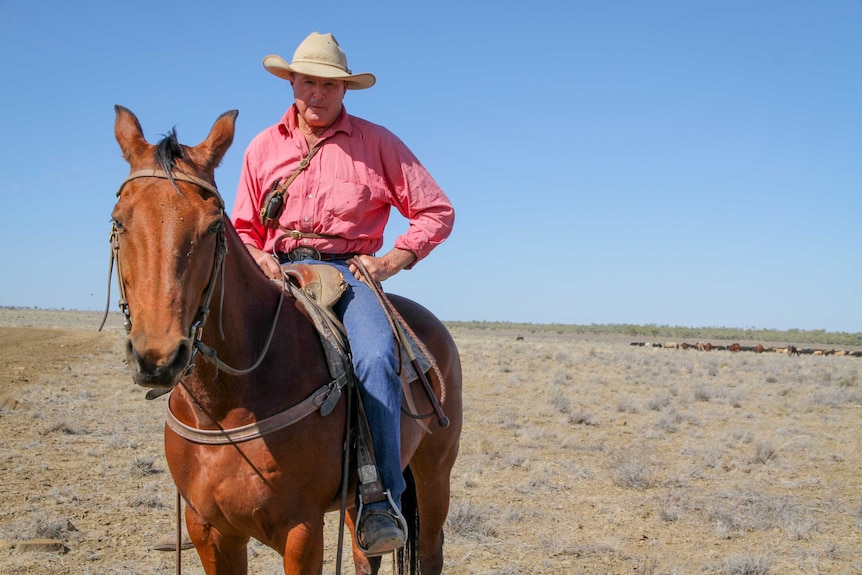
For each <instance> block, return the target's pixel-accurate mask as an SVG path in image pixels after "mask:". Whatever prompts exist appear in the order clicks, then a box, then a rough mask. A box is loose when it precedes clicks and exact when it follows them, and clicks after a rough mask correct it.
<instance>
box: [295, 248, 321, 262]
mask: <svg viewBox="0 0 862 575" xmlns="http://www.w3.org/2000/svg"><path fill="white" fill-rule="evenodd" d="M320 257H321V256H320V252H319V251H317V250H316V249H314V248H309V247H301V248H293V249H292V250H290V251H289V252H287V259H289V260H290V261H292V262H301V261H302V260H319V259H320Z"/></svg>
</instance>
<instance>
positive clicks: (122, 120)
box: [114, 106, 150, 164]
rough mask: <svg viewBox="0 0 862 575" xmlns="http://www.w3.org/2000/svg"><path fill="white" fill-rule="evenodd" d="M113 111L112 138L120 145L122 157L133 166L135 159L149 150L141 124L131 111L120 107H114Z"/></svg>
mask: <svg viewBox="0 0 862 575" xmlns="http://www.w3.org/2000/svg"><path fill="white" fill-rule="evenodd" d="M114 110H115V111H116V113H117V118H116V120H115V121H114V136H115V137H116V138H117V143H118V144H120V149H121V150H122V151H123V157H124V158H126V161H127V162H129V163H130V164H133V163H134V159H135V158H137V157H138V156H140V155H141V154H143V153H144V152H145V151H148V150H149V148H150V144H149V142H147V141H146V140H145V139H144V131H143V130H142V129H141V123H140V122H138V118H137V117H136V116H135V115H134V114H133V113H132V111H131V110H129V109H127V108H124V107H122V106H114Z"/></svg>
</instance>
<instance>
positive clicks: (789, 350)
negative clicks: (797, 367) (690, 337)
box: [629, 341, 862, 357]
mask: <svg viewBox="0 0 862 575" xmlns="http://www.w3.org/2000/svg"><path fill="white" fill-rule="evenodd" d="M629 345H633V346H638V347H658V348H662V349H694V350H697V351H731V352H740V351H749V352H753V353H782V354H785V355H834V356H851V357H862V351H848V350H846V349H817V348H808V347H796V346H795V345H787V346H784V347H766V346H764V345H761V344H757V345H739V344H738V343H731V344H728V345H716V344H713V343H701V342H697V343H676V342H653V343H650V342H644V341H633V342H631V344H629Z"/></svg>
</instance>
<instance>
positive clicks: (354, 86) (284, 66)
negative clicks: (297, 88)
mask: <svg viewBox="0 0 862 575" xmlns="http://www.w3.org/2000/svg"><path fill="white" fill-rule="evenodd" d="M263 67H264V68H266V70H267V71H268V72H269V73H270V74H273V75H275V76H278V77H279V78H281V79H282V80H288V81H290V80H291V78H292V75H293V74H304V75H306V76H314V77H316V78H330V79H332V80H344V81H345V82H347V89H348V90H365V89H366V88H370V87H371V86H373V85H374V84H375V83H376V82H377V78H375V77H374V74H371V73H368V72H364V73H362V74H345V73H344V70H342V69H340V68H337V67H335V66H329V65H326V64H319V63H315V62H297V63H295V64H294V65H293V66H291V65H290V64H288V63H287V62H286V61H285V60H284V58H282V57H281V56H277V55H275V54H270V55H269V56H266V57H264V59H263Z"/></svg>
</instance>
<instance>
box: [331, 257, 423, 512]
mask: <svg viewBox="0 0 862 575" xmlns="http://www.w3.org/2000/svg"><path fill="white" fill-rule="evenodd" d="M326 263H327V264H330V265H334V266H335V267H337V268H338V269H339V270H340V271H341V273H342V275H343V276H344V279H345V281H346V282H347V285H348V288H347V290H346V291H345V292H344V294H342V296H341V299H339V300H338V302H337V303H336V304H335V306H334V310H333V311H335V315H336V316H338V318H339V319H340V320H341V323H342V324H344V328H345V329H346V330H347V339H348V340H349V341H350V350H351V352H352V354H353V369H354V372H355V373H356V379H357V380H358V382H359V392H360V394H361V396H362V402H363V405H364V406H365V412H366V414H367V416H368V426H369V427H370V429H371V440H372V443H373V445H374V454H375V457H376V459H377V468H378V471H379V473H380V479H381V482H382V483H383V489H384V490H386V489H388V490H389V493H390V495H391V496H392V500H393V501H394V502H395V504H396V505H398V508H399V509H400V508H401V494H402V493H403V492H404V489H405V487H406V486H405V482H404V476H403V475H402V473H401V393H402V392H401V378H400V377H399V375H398V349H397V345H396V343H395V336H394V335H393V333H392V328H391V327H390V325H389V320H388V318H387V316H386V312H385V311H384V310H383V307H382V306H381V305H380V302H379V301H378V300H377V296H376V295H374V292H373V291H372V290H371V288H369V287H368V286H367V285H365V284H364V283H363V282H361V281H359V280H358V279H356V278H355V277H354V276H353V274H352V273H350V270H349V269H348V265H347V264H346V263H345V262H341V261H336V262H326ZM388 506H389V505H388V503H386V502H385V501H384V502H381V503H378V504H371V505H368V506H367V508H369V509H375V508H380V509H385V508H388Z"/></svg>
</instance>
